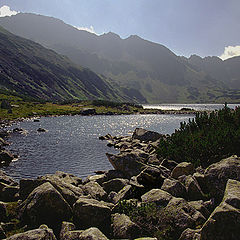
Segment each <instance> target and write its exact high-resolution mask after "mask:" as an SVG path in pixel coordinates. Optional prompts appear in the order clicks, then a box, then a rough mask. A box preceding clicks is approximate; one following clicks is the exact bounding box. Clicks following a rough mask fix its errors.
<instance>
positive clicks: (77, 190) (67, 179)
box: [20, 172, 84, 206]
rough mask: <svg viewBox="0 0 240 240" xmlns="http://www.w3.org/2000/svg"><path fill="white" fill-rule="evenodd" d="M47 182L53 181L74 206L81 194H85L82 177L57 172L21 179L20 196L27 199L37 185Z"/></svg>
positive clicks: (55, 186)
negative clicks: (35, 177)
mask: <svg viewBox="0 0 240 240" xmlns="http://www.w3.org/2000/svg"><path fill="white" fill-rule="evenodd" d="M46 182H49V183H51V185H53V186H54V188H56V189H57V190H58V192H59V193H60V194H61V195H62V196H63V197H64V199H65V200H66V201H67V202H68V204H70V206H72V205H73V204H74V203H75V202H76V201H77V199H78V198H79V197H80V196H83V195H84V192H83V190H82V188H81V183H82V180H81V179H80V178H78V177H75V176H73V175H71V174H67V173H63V172H56V174H52V175H50V174H49V175H45V176H42V177H38V178H37V179H21V180H20V198H21V199H22V200H25V199H26V197H27V196H28V195H29V194H30V193H31V192H32V191H33V190H34V189H35V188H36V187H38V186H40V185H41V184H43V183H46Z"/></svg>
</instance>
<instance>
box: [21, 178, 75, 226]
mask: <svg viewBox="0 0 240 240" xmlns="http://www.w3.org/2000/svg"><path fill="white" fill-rule="evenodd" d="M20 215H21V219H22V220H23V221H24V222H25V223H27V224H28V225H29V226H31V227H37V226H39V225H40V224H47V225H48V226H49V227H51V228H53V229H56V228H58V227H59V224H61V222H62V221H66V220H69V219H70V218H71V216H72V209H71V207H70V206H69V204H68V203H67V202H66V200H65V199H64V198H63V196H62V195H61V194H60V193H59V192H58V191H57V190H56V189H55V188H54V187H53V185H52V184H50V183H49V182H47V183H44V184H42V185H40V186H39V187H37V188H35V189H34V190H33V191H32V192H31V193H30V194H29V196H28V197H27V199H26V200H25V201H24V202H23V203H22V206H21V211H20Z"/></svg>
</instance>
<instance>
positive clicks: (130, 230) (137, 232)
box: [111, 213, 141, 239]
mask: <svg viewBox="0 0 240 240" xmlns="http://www.w3.org/2000/svg"><path fill="white" fill-rule="evenodd" d="M111 226H112V233H113V237H114V238H116V239H134V238H137V237H139V236H141V228H140V227H139V226H138V225H137V224H136V223H134V222H132V221H131V220H130V218H129V217H128V216H127V215H125V214H119V213H116V214H114V215H112V225H111Z"/></svg>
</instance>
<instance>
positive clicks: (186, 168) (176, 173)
mask: <svg viewBox="0 0 240 240" xmlns="http://www.w3.org/2000/svg"><path fill="white" fill-rule="evenodd" d="M193 173H194V166H193V164H192V163H189V162H181V163H179V164H178V165H177V166H176V167H175V168H174V169H173V170H172V173H171V177H173V178H175V179H178V177H180V176H182V175H186V176H187V175H192V174H193Z"/></svg>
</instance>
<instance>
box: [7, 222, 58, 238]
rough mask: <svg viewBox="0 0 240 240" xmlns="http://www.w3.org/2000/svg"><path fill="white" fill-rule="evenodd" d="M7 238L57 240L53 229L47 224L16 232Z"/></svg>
mask: <svg viewBox="0 0 240 240" xmlns="http://www.w3.org/2000/svg"><path fill="white" fill-rule="evenodd" d="M6 240H57V239H56V237H55V235H54V233H53V231H52V230H51V229H49V228H48V227H47V226H46V225H41V226H40V227H39V228H38V229H34V230H30V231H27V232H24V233H19V234H15V235H13V236H11V237H8V238H6Z"/></svg>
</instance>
